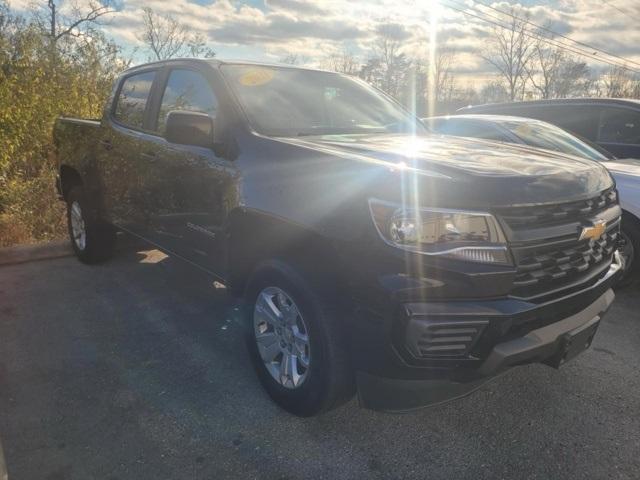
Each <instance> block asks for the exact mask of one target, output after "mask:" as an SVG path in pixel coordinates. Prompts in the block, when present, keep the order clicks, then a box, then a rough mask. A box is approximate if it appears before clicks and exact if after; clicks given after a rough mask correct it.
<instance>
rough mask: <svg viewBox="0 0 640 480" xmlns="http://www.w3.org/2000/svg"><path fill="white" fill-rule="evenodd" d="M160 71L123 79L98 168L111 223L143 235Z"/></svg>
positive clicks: (102, 141)
mask: <svg viewBox="0 0 640 480" xmlns="http://www.w3.org/2000/svg"><path fill="white" fill-rule="evenodd" d="M157 76H158V71H157V70H154V69H152V70H145V71H140V72H134V73H132V74H130V75H128V76H126V77H124V78H123V79H122V80H121V82H120V84H119V86H118V88H117V90H116V93H115V97H114V99H113V102H112V106H111V110H110V111H109V112H108V114H107V116H106V117H105V121H104V123H103V128H102V129H101V135H100V139H99V143H100V144H99V145H98V150H97V151H98V153H97V156H98V162H97V165H98V168H99V169H101V172H100V174H101V175H100V176H101V178H102V180H103V183H104V185H103V191H104V197H103V198H104V203H105V207H106V211H107V214H108V215H109V216H110V217H111V220H112V221H113V222H114V223H116V224H118V225H120V226H122V227H124V228H126V229H127V230H130V231H133V232H134V233H137V234H140V235H144V233H145V232H144V225H145V223H146V215H147V211H148V204H149V198H148V195H147V191H146V187H145V178H146V177H147V175H148V172H147V169H148V167H149V165H148V162H147V161H146V159H145V155H146V154H147V147H148V145H147V139H148V136H149V134H148V123H149V120H148V117H149V112H150V105H151V103H152V101H151V99H152V95H153V91H154V85H155V82H156V80H157Z"/></svg>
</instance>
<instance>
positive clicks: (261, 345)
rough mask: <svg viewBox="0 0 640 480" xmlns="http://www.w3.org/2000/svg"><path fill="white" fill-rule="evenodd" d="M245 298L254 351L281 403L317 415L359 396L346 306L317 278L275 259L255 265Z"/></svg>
mask: <svg viewBox="0 0 640 480" xmlns="http://www.w3.org/2000/svg"><path fill="white" fill-rule="evenodd" d="M245 301H246V304H247V309H246V310H247V343H248V347H249V351H250V353H251V356H252V360H253V362H254V366H255V368H256V372H257V374H258V377H259V379H260V381H261V383H262V385H263V386H264V388H265V389H266V391H267V392H268V393H269V395H270V396H271V398H272V399H273V400H274V401H275V402H276V403H277V404H278V405H279V406H280V407H282V408H284V409H285V410H287V411H288V412H290V413H293V414H294V415H299V416H311V415H316V414H318V413H321V412H323V411H327V410H330V409H332V408H334V407H336V406H338V405H340V404H341V403H344V402H345V401H347V400H349V399H350V398H351V397H352V396H353V393H354V381H353V372H352V369H351V365H350V362H349V358H348V347H347V346H348V342H347V338H346V328H345V326H344V325H343V323H342V321H341V320H342V319H343V315H342V311H341V310H340V308H338V306H337V301H336V299H334V298H332V295H330V294H327V292H326V291H325V290H324V289H323V288H322V287H321V286H320V285H319V284H318V282H317V281H314V280H313V279H310V278H309V277H308V276H306V275H304V274H303V273H302V271H301V270H299V269H297V268H295V267H294V266H292V265H290V264H287V263H285V262H282V261H277V260H272V261H269V262H265V263H263V264H262V265H261V266H260V267H258V269H257V270H256V271H255V273H254V275H253V276H252V278H251V280H250V282H249V286H248V288H247V292H246V296H245Z"/></svg>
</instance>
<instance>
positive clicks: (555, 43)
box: [449, 5, 640, 73]
mask: <svg viewBox="0 0 640 480" xmlns="http://www.w3.org/2000/svg"><path fill="white" fill-rule="evenodd" d="M449 7H450V8H453V9H454V10H457V11H459V12H461V13H464V14H465V15H471V16H473V17H475V18H478V19H480V20H483V21H485V22H489V23H491V24H493V25H497V26H499V27H501V28H509V27H508V26H505V25H504V24H502V23H496V22H495V21H491V20H488V19H487V18H486V17H490V18H493V19H495V20H497V21H498V22H502V19H501V18H499V17H496V16H495V15H491V14H490V13H486V12H478V13H481V14H482V15H483V16H484V17H480V16H478V15H474V14H471V13H469V12H467V11H466V10H464V11H463V10H461V9H458V8H455V7H451V6H450V5H449ZM465 8H466V6H465ZM500 12H501V13H504V14H505V15H509V16H510V17H512V18H514V19H516V20H518V21H521V22H527V23H532V22H528V21H527V20H526V19H523V18H520V17H518V16H516V15H512V14H509V13H507V12H502V11H500ZM532 24H533V23H532ZM533 25H536V24H533ZM547 30H548V29H547ZM550 31H551V32H552V33H556V32H553V31H552V30H550ZM523 34H524V35H525V36H527V37H529V38H533V39H535V40H539V41H542V42H544V43H547V44H550V45H553V46H554V47H556V48H561V49H564V50H567V51H569V52H572V53H575V54H578V55H583V56H585V57H587V58H590V59H592V60H595V61H599V62H602V63H606V64H608V65H612V66H615V67H619V68H622V69H624V70H628V71H631V72H634V73H640V71H638V70H634V69H633V68H630V67H628V66H627V65H626V62H631V63H635V64H637V65H638V66H640V63H637V62H633V61H631V60H628V59H626V58H622V57H620V58H621V59H622V60H623V61H624V62H625V63H620V62H618V61H616V60H611V59H605V58H602V57H601V56H600V57H598V56H597V55H598V51H601V50H599V49H597V48H595V47H592V49H593V50H595V51H594V52H593V53H592V52H590V51H587V50H584V49H583V48H580V47H575V46H568V45H567V44H566V43H563V42H561V41H560V40H554V39H552V38H545V37H541V36H540V35H538V34H536V33H535V32H531V30H527V29H526V28H525V29H523ZM567 38H568V37H567ZM589 47H591V46H590V45H589ZM590 49H591V48H590ZM602 53H606V52H602Z"/></svg>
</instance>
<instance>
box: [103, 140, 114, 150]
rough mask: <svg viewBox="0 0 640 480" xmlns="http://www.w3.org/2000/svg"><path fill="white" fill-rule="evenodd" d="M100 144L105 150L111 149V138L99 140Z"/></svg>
mask: <svg viewBox="0 0 640 480" xmlns="http://www.w3.org/2000/svg"><path fill="white" fill-rule="evenodd" d="M100 144H101V145H102V146H103V147H104V149H105V150H111V149H113V144H112V143H111V140H109V139H108V138H105V139H103V140H100Z"/></svg>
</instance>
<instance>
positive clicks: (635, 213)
mask: <svg viewBox="0 0 640 480" xmlns="http://www.w3.org/2000/svg"><path fill="white" fill-rule="evenodd" d="M422 121H423V122H424V124H425V125H426V126H427V128H428V129H429V130H430V131H431V132H432V133H436V134H442V135H455V136H458V137H473V138H483V139H486V140H493V141H498V142H508V143H518V144H522V145H530V146H532V147H536V148H542V149H545V150H553V151H557V152H562V153H566V154H570V155H576V156H580V157H583V158H589V159H592V160H596V161H599V162H603V163H604V164H605V166H606V167H607V168H608V169H609V171H610V172H611V174H612V176H613V178H614V180H615V181H616V185H617V189H618V194H619V196H620V204H621V206H622V209H623V217H622V242H621V244H620V253H621V255H622V257H623V258H624V260H625V265H626V267H625V276H624V278H623V282H624V283H629V282H630V281H632V280H634V279H636V278H638V276H639V273H640V260H638V259H637V257H638V256H640V160H635V159H628V160H621V159H617V158H615V157H614V156H613V155H611V154H610V153H609V152H607V151H605V150H604V149H602V148H601V147H599V146H597V145H595V144H593V143H592V142H590V141H588V140H585V139H582V138H578V137H577V136H575V135H573V134H571V133H569V132H567V131H565V130H563V129H561V128H559V127H556V126H555V125H551V124H550V123H547V122H543V121H540V120H534V119H531V118H523V117H511V116H506V115H480V114H475V115H452V116H447V117H430V118H424V119H422Z"/></svg>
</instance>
